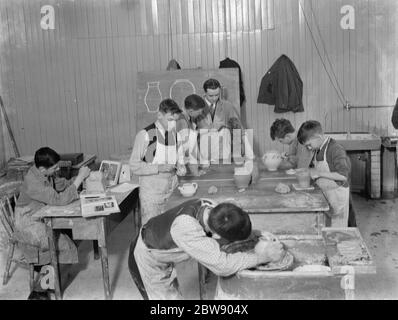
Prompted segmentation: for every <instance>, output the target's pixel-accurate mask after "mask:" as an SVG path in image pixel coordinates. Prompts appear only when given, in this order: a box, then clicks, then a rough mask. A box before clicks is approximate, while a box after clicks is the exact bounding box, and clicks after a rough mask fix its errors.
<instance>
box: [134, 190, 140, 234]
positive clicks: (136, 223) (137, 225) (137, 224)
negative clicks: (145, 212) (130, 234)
mask: <svg viewBox="0 0 398 320" xmlns="http://www.w3.org/2000/svg"><path fill="white" fill-rule="evenodd" d="M134 227H135V231H136V234H137V233H138V232H139V231H140V228H141V205H140V199H139V197H138V199H137V205H136V207H135V210H134Z"/></svg>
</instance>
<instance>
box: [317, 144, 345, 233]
mask: <svg viewBox="0 0 398 320" xmlns="http://www.w3.org/2000/svg"><path fill="white" fill-rule="evenodd" d="M329 142H330V138H328V140H327V142H326V148H325V151H324V154H323V160H322V161H317V160H316V154H315V155H314V166H315V169H316V170H317V171H323V172H330V168H329V165H328V163H327V161H326V151H327V149H328V147H329ZM316 184H317V185H318V187H319V188H320V189H321V190H322V191H323V193H324V195H325V197H326V199H328V201H329V204H330V206H331V207H332V217H331V219H332V222H331V227H347V225H348V213H349V199H350V189H349V188H345V187H343V186H339V185H338V184H337V183H336V182H335V181H334V180H331V179H325V178H318V179H317V180H316Z"/></svg>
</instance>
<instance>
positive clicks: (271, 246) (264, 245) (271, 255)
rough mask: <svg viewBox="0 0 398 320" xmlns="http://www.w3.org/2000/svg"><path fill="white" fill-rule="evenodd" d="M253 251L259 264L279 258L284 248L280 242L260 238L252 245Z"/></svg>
mask: <svg viewBox="0 0 398 320" xmlns="http://www.w3.org/2000/svg"><path fill="white" fill-rule="evenodd" d="M254 252H255V254H256V255H257V257H258V258H259V262H260V264H261V263H266V262H271V261H278V260H280V259H281V258H282V255H283V253H284V249H283V245H282V243H280V242H279V241H266V240H260V241H259V242H258V243H257V244H256V246H255V247H254Z"/></svg>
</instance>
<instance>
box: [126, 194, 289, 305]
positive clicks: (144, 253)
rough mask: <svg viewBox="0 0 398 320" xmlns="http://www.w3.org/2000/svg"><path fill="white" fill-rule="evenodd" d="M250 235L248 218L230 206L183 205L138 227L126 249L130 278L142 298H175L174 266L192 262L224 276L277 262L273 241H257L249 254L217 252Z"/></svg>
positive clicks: (178, 296)
mask: <svg viewBox="0 0 398 320" xmlns="http://www.w3.org/2000/svg"><path fill="white" fill-rule="evenodd" d="M251 231H252V227H251V222H250V218H249V215H248V214H247V213H246V212H244V211H243V210H242V209H241V208H239V207H237V206H235V205H233V204H230V203H221V204H219V205H217V206H215V207H214V204H212V203H210V202H209V201H208V200H201V199H192V200H189V201H186V202H184V203H182V204H181V205H179V206H177V207H175V208H172V209H170V210H168V211H166V212H164V213H163V214H161V215H159V216H157V217H154V218H152V219H150V220H149V221H148V223H147V224H146V225H144V226H143V227H142V229H141V232H140V233H139V235H137V237H136V239H135V240H134V241H133V242H132V244H131V246H130V255H129V269H130V272H131V275H132V277H133V279H134V282H135V283H136V285H137V287H138V289H139V290H140V292H141V294H142V295H143V297H144V299H148V298H149V299H181V298H182V296H181V294H180V292H179V289H178V281H177V275H176V271H175V268H174V265H175V264H176V263H179V262H182V261H185V260H188V259H189V258H193V259H195V260H197V261H198V262H200V263H201V264H202V265H203V266H205V267H206V268H208V269H210V271H212V272H213V273H215V274H216V275H220V276H229V275H232V274H234V273H236V272H238V271H240V270H243V269H248V268H252V267H255V266H256V265H258V264H262V263H266V262H270V261H277V260H279V259H280V258H281V256H282V253H283V247H282V244H281V243H280V242H277V241H260V242H259V243H258V244H257V245H256V247H255V249H254V252H253V253H249V252H238V253H232V254H227V253H225V252H223V251H220V242H221V243H223V242H224V243H228V242H233V241H237V240H244V239H247V238H248V237H249V236H250V234H251ZM269 238H270V239H269V240H273V239H272V238H271V237H269Z"/></svg>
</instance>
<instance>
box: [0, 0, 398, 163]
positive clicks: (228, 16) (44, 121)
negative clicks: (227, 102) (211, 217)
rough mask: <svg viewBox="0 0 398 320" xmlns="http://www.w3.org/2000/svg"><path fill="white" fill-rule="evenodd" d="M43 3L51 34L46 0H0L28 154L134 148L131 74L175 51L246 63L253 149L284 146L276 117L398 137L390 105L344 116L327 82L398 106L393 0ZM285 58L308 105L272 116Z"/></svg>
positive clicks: (7, 92)
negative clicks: (261, 100) (348, 15)
mask: <svg viewBox="0 0 398 320" xmlns="http://www.w3.org/2000/svg"><path fill="white" fill-rule="evenodd" d="M45 4H49V5H53V6H54V8H55V30H42V29H41V28H40V17H41V15H40V8H41V6H42V5H44V3H43V2H42V1H39V0H13V1H12V0H0V19H1V36H0V57H1V61H0V73H1V74H0V76H1V79H0V80H1V82H0V90H1V92H0V94H1V95H2V96H3V100H4V102H5V104H6V107H7V113H8V115H9V118H10V121H11V124H12V127H13V130H14V135H15V137H16V140H17V143H18V146H19V148H20V150H21V153H22V154H31V153H33V152H34V151H35V150H36V149H37V148H38V147H40V146H43V145H49V146H52V147H54V148H55V149H57V150H58V151H60V152H72V151H84V152H90V153H97V154H98V156H99V158H100V159H102V158H107V157H109V156H110V155H111V154H113V153H129V152H130V150H129V149H131V146H132V143H133V141H134V135H135V133H136V132H137V130H139V129H140V128H139V127H137V126H136V106H135V101H136V100H137V99H136V91H135V90H136V80H137V79H136V77H137V75H136V73H137V72H139V71H160V70H165V69H166V66H167V64H168V61H169V60H170V59H172V58H175V59H176V60H177V61H178V62H179V64H180V65H181V66H182V68H185V69H189V68H203V69H213V68H218V66H219V62H220V60H223V59H224V58H225V57H227V56H228V57H230V58H231V59H234V60H236V61H237V62H238V63H239V64H240V66H241V68H242V72H243V74H242V76H243V80H244V87H245V92H246V103H245V104H244V107H243V109H242V116H243V118H244V119H245V122H246V123H247V125H248V127H250V128H253V129H254V136H255V139H256V150H257V151H258V152H264V151H265V150H266V149H269V148H278V149H282V146H280V145H279V144H278V143H276V142H273V141H271V140H270V138H269V127H270V125H271V123H272V122H273V121H274V120H275V119H277V118H281V117H285V118H287V119H289V120H291V121H292V122H293V124H294V125H295V126H296V127H299V125H300V124H301V123H302V122H303V121H305V120H306V119H310V118H311V119H316V120H319V121H320V122H321V123H322V124H323V125H324V126H325V129H326V130H327V131H346V130H350V131H352V132H353V131H371V132H375V133H378V134H393V133H395V130H394V129H393V128H392V125H391V121H390V117H391V112H392V109H391V108H389V109H377V110H376V109H352V110H351V111H350V112H347V111H346V110H344V109H343V106H342V102H341V101H340V99H339V98H338V95H337V94H336V92H335V89H334V88H333V85H332V83H331V82H333V84H334V86H336V87H337V83H336V81H335V77H336V78H337V81H338V83H339V84H340V86H341V89H342V91H343V93H344V99H347V100H348V101H349V102H350V103H351V104H354V105H368V104H370V105H374V104H377V105H393V104H394V103H395V100H396V98H397V96H398V79H397V77H398V63H397V52H398V41H397V39H398V22H397V19H396V16H397V15H398V2H396V1H394V0H377V1H376V0H369V1H362V0H347V1H343V0H317V1H315V0H278V1H275V0H212V1H210V0H95V1H94V0H81V1H67V0H48V1H46V3H45ZM346 4H349V5H352V6H353V7H354V8H355V20H356V21H355V30H342V29H341V27H340V19H341V14H340V8H341V7H342V6H343V5H346ZM169 5H170V6H171V8H172V10H169ZM307 24H308V25H307ZM318 28H319V31H320V33H321V35H320V34H319V32H318ZM313 38H314V40H313ZM314 41H315V43H316V45H317V46H318V50H317V48H316V47H315V45H314ZM325 49H326V51H325ZM318 51H319V53H318ZM281 54H286V55H287V56H289V57H290V58H291V59H292V61H293V62H294V63H295V65H296V67H297V69H298V71H299V73H300V76H301V78H302V80H303V82H304V95H303V102H304V108H305V112H303V113H297V114H293V113H286V114H275V113H274V112H273V109H274V107H273V106H268V105H264V104H257V102H256V101H257V95H258V89H259V85H260V81H261V78H262V76H263V75H264V74H265V72H266V71H267V70H268V69H269V67H270V66H271V65H272V64H273V62H274V61H275V60H276V59H277V58H278V57H279V56H280V55H281ZM319 54H320V56H321V57H320V56H319ZM327 57H328V58H329V59H330V63H331V65H332V68H333V70H334V72H335V77H334V75H333V73H332V68H331V65H330V64H329V62H328V60H327ZM322 61H323V63H325V66H324V65H323V63H322ZM325 69H326V70H327V72H328V73H329V74H330V77H331V79H329V77H328V74H327V73H326V71H325ZM3 131H4V130H3ZM6 151H7V150H6ZM0 162H1V158H0Z"/></svg>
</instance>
